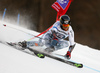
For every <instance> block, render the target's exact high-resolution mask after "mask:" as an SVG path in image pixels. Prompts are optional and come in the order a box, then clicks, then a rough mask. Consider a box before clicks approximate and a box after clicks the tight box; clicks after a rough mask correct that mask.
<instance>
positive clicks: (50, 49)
mask: <svg viewBox="0 0 100 73" xmlns="http://www.w3.org/2000/svg"><path fill="white" fill-rule="evenodd" d="M45 51H46V52H53V51H55V48H46V49H45Z"/></svg>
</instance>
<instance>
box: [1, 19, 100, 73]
mask: <svg viewBox="0 0 100 73" xmlns="http://www.w3.org/2000/svg"><path fill="white" fill-rule="evenodd" d="M37 34H39V33H37V32H35V31H32V30H28V29H25V28H22V27H18V26H15V25H12V24H8V23H5V22H1V21H0V41H7V42H18V41H23V40H26V41H27V40H30V38H32V37H34V36H33V35H37ZM34 40H35V41H36V40H37V41H38V38H36V39H33V41H34ZM31 41H32V40H31ZM67 50H68V48H64V49H62V50H59V51H56V52H54V53H58V54H62V55H64V54H65V53H66V51H67ZM71 60H72V61H75V62H79V63H82V64H83V65H84V67H83V68H76V67H73V66H70V65H67V64H65V63H62V62H59V61H57V60H54V59H51V58H48V57H46V58H44V59H40V58H38V57H36V56H32V55H29V54H27V53H24V52H21V51H19V50H16V49H14V48H12V47H10V46H7V45H4V44H2V43H0V73H100V51H99V50H95V49H92V48H89V47H88V46H85V45H81V44H78V43H77V44H76V46H75V49H74V50H73V52H72V58H71Z"/></svg>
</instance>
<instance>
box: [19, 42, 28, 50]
mask: <svg viewBox="0 0 100 73" xmlns="http://www.w3.org/2000/svg"><path fill="white" fill-rule="evenodd" d="M18 45H19V46H21V47H22V48H23V50H24V49H26V48H27V42H26V41H22V42H18Z"/></svg>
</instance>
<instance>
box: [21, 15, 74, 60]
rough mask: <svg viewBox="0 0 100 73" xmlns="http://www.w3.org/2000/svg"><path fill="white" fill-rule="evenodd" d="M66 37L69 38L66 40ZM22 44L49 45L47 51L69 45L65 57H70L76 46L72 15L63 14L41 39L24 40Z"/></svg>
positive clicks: (24, 45) (28, 45)
mask: <svg viewBox="0 0 100 73" xmlns="http://www.w3.org/2000/svg"><path fill="white" fill-rule="evenodd" d="M65 38H67V40H64V39H65ZM21 44H22V47H30V46H33V45H38V46H43V45H45V46H46V47H47V48H46V49H45V51H47V52H53V51H55V50H59V49H62V48H66V47H69V49H68V51H67V53H66V54H65V57H66V58H67V59H70V58H71V52H72V50H73V49H74V47H75V42H74V31H73V29H72V27H71V22H70V17H69V16H68V15H62V16H61V17H60V20H59V21H57V22H55V23H54V24H53V26H52V28H51V29H49V31H47V32H46V33H45V34H43V36H42V37H41V38H40V39H39V41H37V42H36V41H23V42H21ZM36 54H37V53H36Z"/></svg>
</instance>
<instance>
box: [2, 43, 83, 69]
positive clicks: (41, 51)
mask: <svg viewBox="0 0 100 73" xmlns="http://www.w3.org/2000/svg"><path fill="white" fill-rule="evenodd" d="M0 43H3V44H6V45H8V46H11V47H13V48H15V49H18V50H20V51H23V52H25V53H28V54H31V55H34V54H35V55H36V56H37V57H39V58H45V56H47V57H49V58H52V59H55V60H58V61H61V62H63V63H66V64H68V65H71V66H74V67H77V68H82V67H83V64H81V63H76V62H73V61H70V60H68V59H67V58H66V57H64V56H63V55H59V54H55V53H50V52H46V51H44V49H43V48H41V47H36V46H35V47H28V48H22V47H21V46H19V45H17V44H16V43H8V42H0ZM25 49H27V50H29V51H30V52H29V51H27V50H25ZM33 53H34V54H33Z"/></svg>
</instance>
